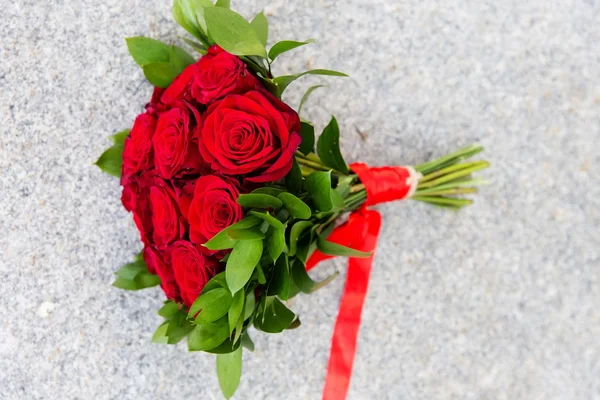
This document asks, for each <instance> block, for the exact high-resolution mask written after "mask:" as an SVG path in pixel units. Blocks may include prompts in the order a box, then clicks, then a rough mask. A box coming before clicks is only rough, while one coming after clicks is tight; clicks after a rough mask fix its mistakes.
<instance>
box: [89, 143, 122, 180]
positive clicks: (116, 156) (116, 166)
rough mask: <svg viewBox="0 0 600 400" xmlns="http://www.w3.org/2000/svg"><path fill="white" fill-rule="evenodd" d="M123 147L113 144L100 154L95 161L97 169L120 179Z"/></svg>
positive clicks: (119, 144)
mask: <svg viewBox="0 0 600 400" xmlns="http://www.w3.org/2000/svg"><path fill="white" fill-rule="evenodd" d="M123 147H124V146H123V144H121V143H115V144H114V145H112V146H111V147H110V148H108V149H107V150H106V151H105V152H104V153H102V155H101V156H100V158H98V161H96V165H97V166H98V168H100V169H101V170H102V171H104V172H106V173H107V174H109V175H112V176H115V177H117V178H120V177H121V166H122V165H123Z"/></svg>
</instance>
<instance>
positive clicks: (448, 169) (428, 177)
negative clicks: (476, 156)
mask: <svg viewBox="0 0 600 400" xmlns="http://www.w3.org/2000/svg"><path fill="white" fill-rule="evenodd" d="M484 162H485V161H474V162H467V163H462V164H455V165H451V166H449V167H446V168H442V169H440V170H438V171H435V172H432V173H429V174H427V175H425V176H424V177H423V178H422V179H421V180H420V181H419V183H420V184H422V183H425V182H428V181H431V180H432V179H434V178H437V177H440V176H444V175H446V174H449V173H451V172H455V171H459V170H461V169H465V168H470V167H474V166H477V165H480V164H481V163H484Z"/></svg>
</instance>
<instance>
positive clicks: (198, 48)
mask: <svg viewBox="0 0 600 400" xmlns="http://www.w3.org/2000/svg"><path fill="white" fill-rule="evenodd" d="M181 39H183V41H184V42H186V43H187V45H188V46H190V47H191V48H192V49H194V50H196V51H197V52H198V53H200V54H202V55H204V54H206V46H204V45H203V44H201V43H198V42H195V41H193V40H191V39H188V38H181Z"/></svg>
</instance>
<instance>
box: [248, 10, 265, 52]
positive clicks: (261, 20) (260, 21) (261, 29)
mask: <svg viewBox="0 0 600 400" xmlns="http://www.w3.org/2000/svg"><path fill="white" fill-rule="evenodd" d="M250 26H251V27H252V29H254V33H256V36H257V37H258V40H260V43H261V44H262V45H263V46H266V45H267V40H269V21H267V17H266V16H265V14H264V13H263V12H262V11H261V12H259V13H258V14H256V17H254V19H253V20H252V22H250Z"/></svg>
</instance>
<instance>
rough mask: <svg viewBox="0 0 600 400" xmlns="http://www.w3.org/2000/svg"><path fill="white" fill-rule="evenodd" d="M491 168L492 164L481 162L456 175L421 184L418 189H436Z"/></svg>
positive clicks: (452, 174) (457, 172)
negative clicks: (441, 185) (443, 184)
mask: <svg viewBox="0 0 600 400" xmlns="http://www.w3.org/2000/svg"><path fill="white" fill-rule="evenodd" d="M489 166H490V164H489V163H488V162H487V161H481V162H479V163H477V165H475V166H472V167H470V168H464V169H461V170H459V171H456V172H454V173H451V174H448V175H444V176H442V177H441V178H437V179H434V180H432V181H429V182H425V183H420V182H419V186H418V188H419V189H426V188H430V187H434V186H437V185H439V184H442V183H446V182H450V181H453V180H455V179H458V178H462V177H465V176H468V175H470V174H471V173H473V172H475V171H479V170H481V169H484V168H487V167H489Z"/></svg>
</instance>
